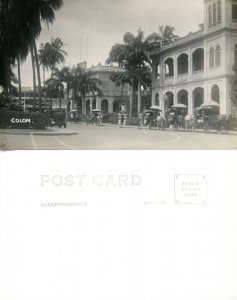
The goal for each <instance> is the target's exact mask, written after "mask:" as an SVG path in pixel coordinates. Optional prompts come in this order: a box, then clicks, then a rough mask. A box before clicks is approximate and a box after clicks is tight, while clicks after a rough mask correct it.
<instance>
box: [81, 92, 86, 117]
mask: <svg viewBox="0 0 237 300" xmlns="http://www.w3.org/2000/svg"><path fill="white" fill-rule="evenodd" d="M85 102H86V100H85V97H81V112H82V115H83V116H84V115H85V113H86V112H85Z"/></svg>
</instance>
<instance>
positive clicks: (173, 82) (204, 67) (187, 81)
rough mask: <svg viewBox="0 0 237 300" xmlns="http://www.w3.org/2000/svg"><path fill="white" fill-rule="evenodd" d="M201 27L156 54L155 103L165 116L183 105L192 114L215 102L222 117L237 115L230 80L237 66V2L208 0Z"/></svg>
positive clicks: (153, 97) (153, 68)
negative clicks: (210, 101) (206, 104)
mask: <svg viewBox="0 0 237 300" xmlns="http://www.w3.org/2000/svg"><path fill="white" fill-rule="evenodd" d="M199 26H200V29H199V30H198V31H197V32H194V33H192V32H190V33H189V34H188V35H187V36H185V37H182V38H180V39H178V40H176V41H175V42H173V43H171V44H169V45H165V46H163V48H162V49H161V50H160V51H157V52H153V53H152V104H153V105H159V106H161V108H162V109H163V112H164V113H165V112H166V111H167V110H168V109H169V108H170V107H171V106H172V105H174V104H177V103H183V104H185V105H186V106H187V107H188V113H189V114H192V113H193V112H194V109H195V108H197V107H199V106H200V105H201V104H202V103H204V102H206V101H208V100H213V101H215V102H217V103H218V104H219V108H220V114H234V113H235V110H234V108H233V107H232V104H231V99H230V90H231V84H230V78H231V76H232V75H233V70H232V67H233V65H234V63H237V0H205V1H204V24H201V25H199Z"/></svg>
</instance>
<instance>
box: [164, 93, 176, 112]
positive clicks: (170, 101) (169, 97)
mask: <svg viewBox="0 0 237 300" xmlns="http://www.w3.org/2000/svg"><path fill="white" fill-rule="evenodd" d="M164 100H165V108H166V109H170V108H171V106H173V105H174V94H173V93H172V92H170V91H168V92H166V93H165V95H164Z"/></svg>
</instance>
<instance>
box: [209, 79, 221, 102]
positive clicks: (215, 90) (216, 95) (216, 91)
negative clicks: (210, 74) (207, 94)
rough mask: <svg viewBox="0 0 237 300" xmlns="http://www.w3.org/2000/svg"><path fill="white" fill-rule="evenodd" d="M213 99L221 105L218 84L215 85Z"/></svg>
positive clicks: (212, 90)
mask: <svg viewBox="0 0 237 300" xmlns="http://www.w3.org/2000/svg"><path fill="white" fill-rule="evenodd" d="M211 99H212V100H213V101H215V102H216V103H218V104H220V89H219V86H218V85H217V84H214V85H213V86H212V89H211Z"/></svg>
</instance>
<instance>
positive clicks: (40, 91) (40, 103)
mask: <svg viewBox="0 0 237 300" xmlns="http://www.w3.org/2000/svg"><path fill="white" fill-rule="evenodd" d="M33 47H34V54H35V65H36V73H37V79H38V97H39V111H40V112H41V108H42V90H41V79H40V66H39V59H38V53H37V48H36V43H35V39H34V41H33Z"/></svg>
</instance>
